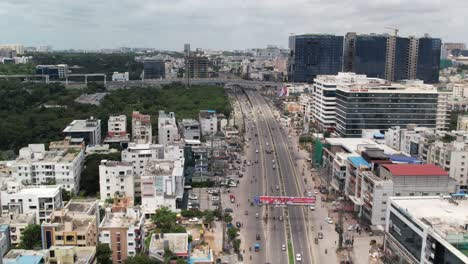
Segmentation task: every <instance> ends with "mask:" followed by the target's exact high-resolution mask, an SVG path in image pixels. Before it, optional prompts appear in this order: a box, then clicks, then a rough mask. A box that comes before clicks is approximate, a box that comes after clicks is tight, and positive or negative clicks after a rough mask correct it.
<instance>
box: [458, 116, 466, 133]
mask: <svg viewBox="0 0 468 264" xmlns="http://www.w3.org/2000/svg"><path fill="white" fill-rule="evenodd" d="M457 131H468V116H466V115H459V116H458V120H457Z"/></svg>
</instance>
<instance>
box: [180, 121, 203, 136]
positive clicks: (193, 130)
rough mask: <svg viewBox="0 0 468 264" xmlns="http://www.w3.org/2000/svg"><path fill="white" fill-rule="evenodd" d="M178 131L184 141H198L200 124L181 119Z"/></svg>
mask: <svg viewBox="0 0 468 264" xmlns="http://www.w3.org/2000/svg"><path fill="white" fill-rule="evenodd" d="M179 129H180V132H181V134H182V136H183V137H184V139H185V140H200V134H201V131H200V123H199V122H198V121H197V120H195V119H182V121H180V122H179Z"/></svg>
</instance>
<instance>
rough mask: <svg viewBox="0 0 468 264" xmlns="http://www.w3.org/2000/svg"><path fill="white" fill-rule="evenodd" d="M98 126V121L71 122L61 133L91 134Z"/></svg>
mask: <svg viewBox="0 0 468 264" xmlns="http://www.w3.org/2000/svg"><path fill="white" fill-rule="evenodd" d="M97 126H99V120H98V119H86V120H73V121H72V122H71V123H70V124H69V125H68V126H67V127H66V128H65V129H64V130H63V132H65V133H66V132H92V131H94V130H96V127H97Z"/></svg>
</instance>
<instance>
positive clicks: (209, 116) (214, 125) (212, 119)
mask: <svg viewBox="0 0 468 264" xmlns="http://www.w3.org/2000/svg"><path fill="white" fill-rule="evenodd" d="M198 120H199V122H200V127H201V132H202V135H204V136H206V135H215V134H216V133H217V132H218V116H217V115H216V111H215V110H200V113H199V114H198Z"/></svg>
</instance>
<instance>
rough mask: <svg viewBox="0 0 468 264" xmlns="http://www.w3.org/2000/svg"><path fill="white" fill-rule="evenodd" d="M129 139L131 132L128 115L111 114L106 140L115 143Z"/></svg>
mask: <svg viewBox="0 0 468 264" xmlns="http://www.w3.org/2000/svg"><path fill="white" fill-rule="evenodd" d="M128 141H129V134H128V133H127V116H125V115H117V116H109V120H108V121H107V137H106V139H105V140H104V142H106V143H113V142H128Z"/></svg>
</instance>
